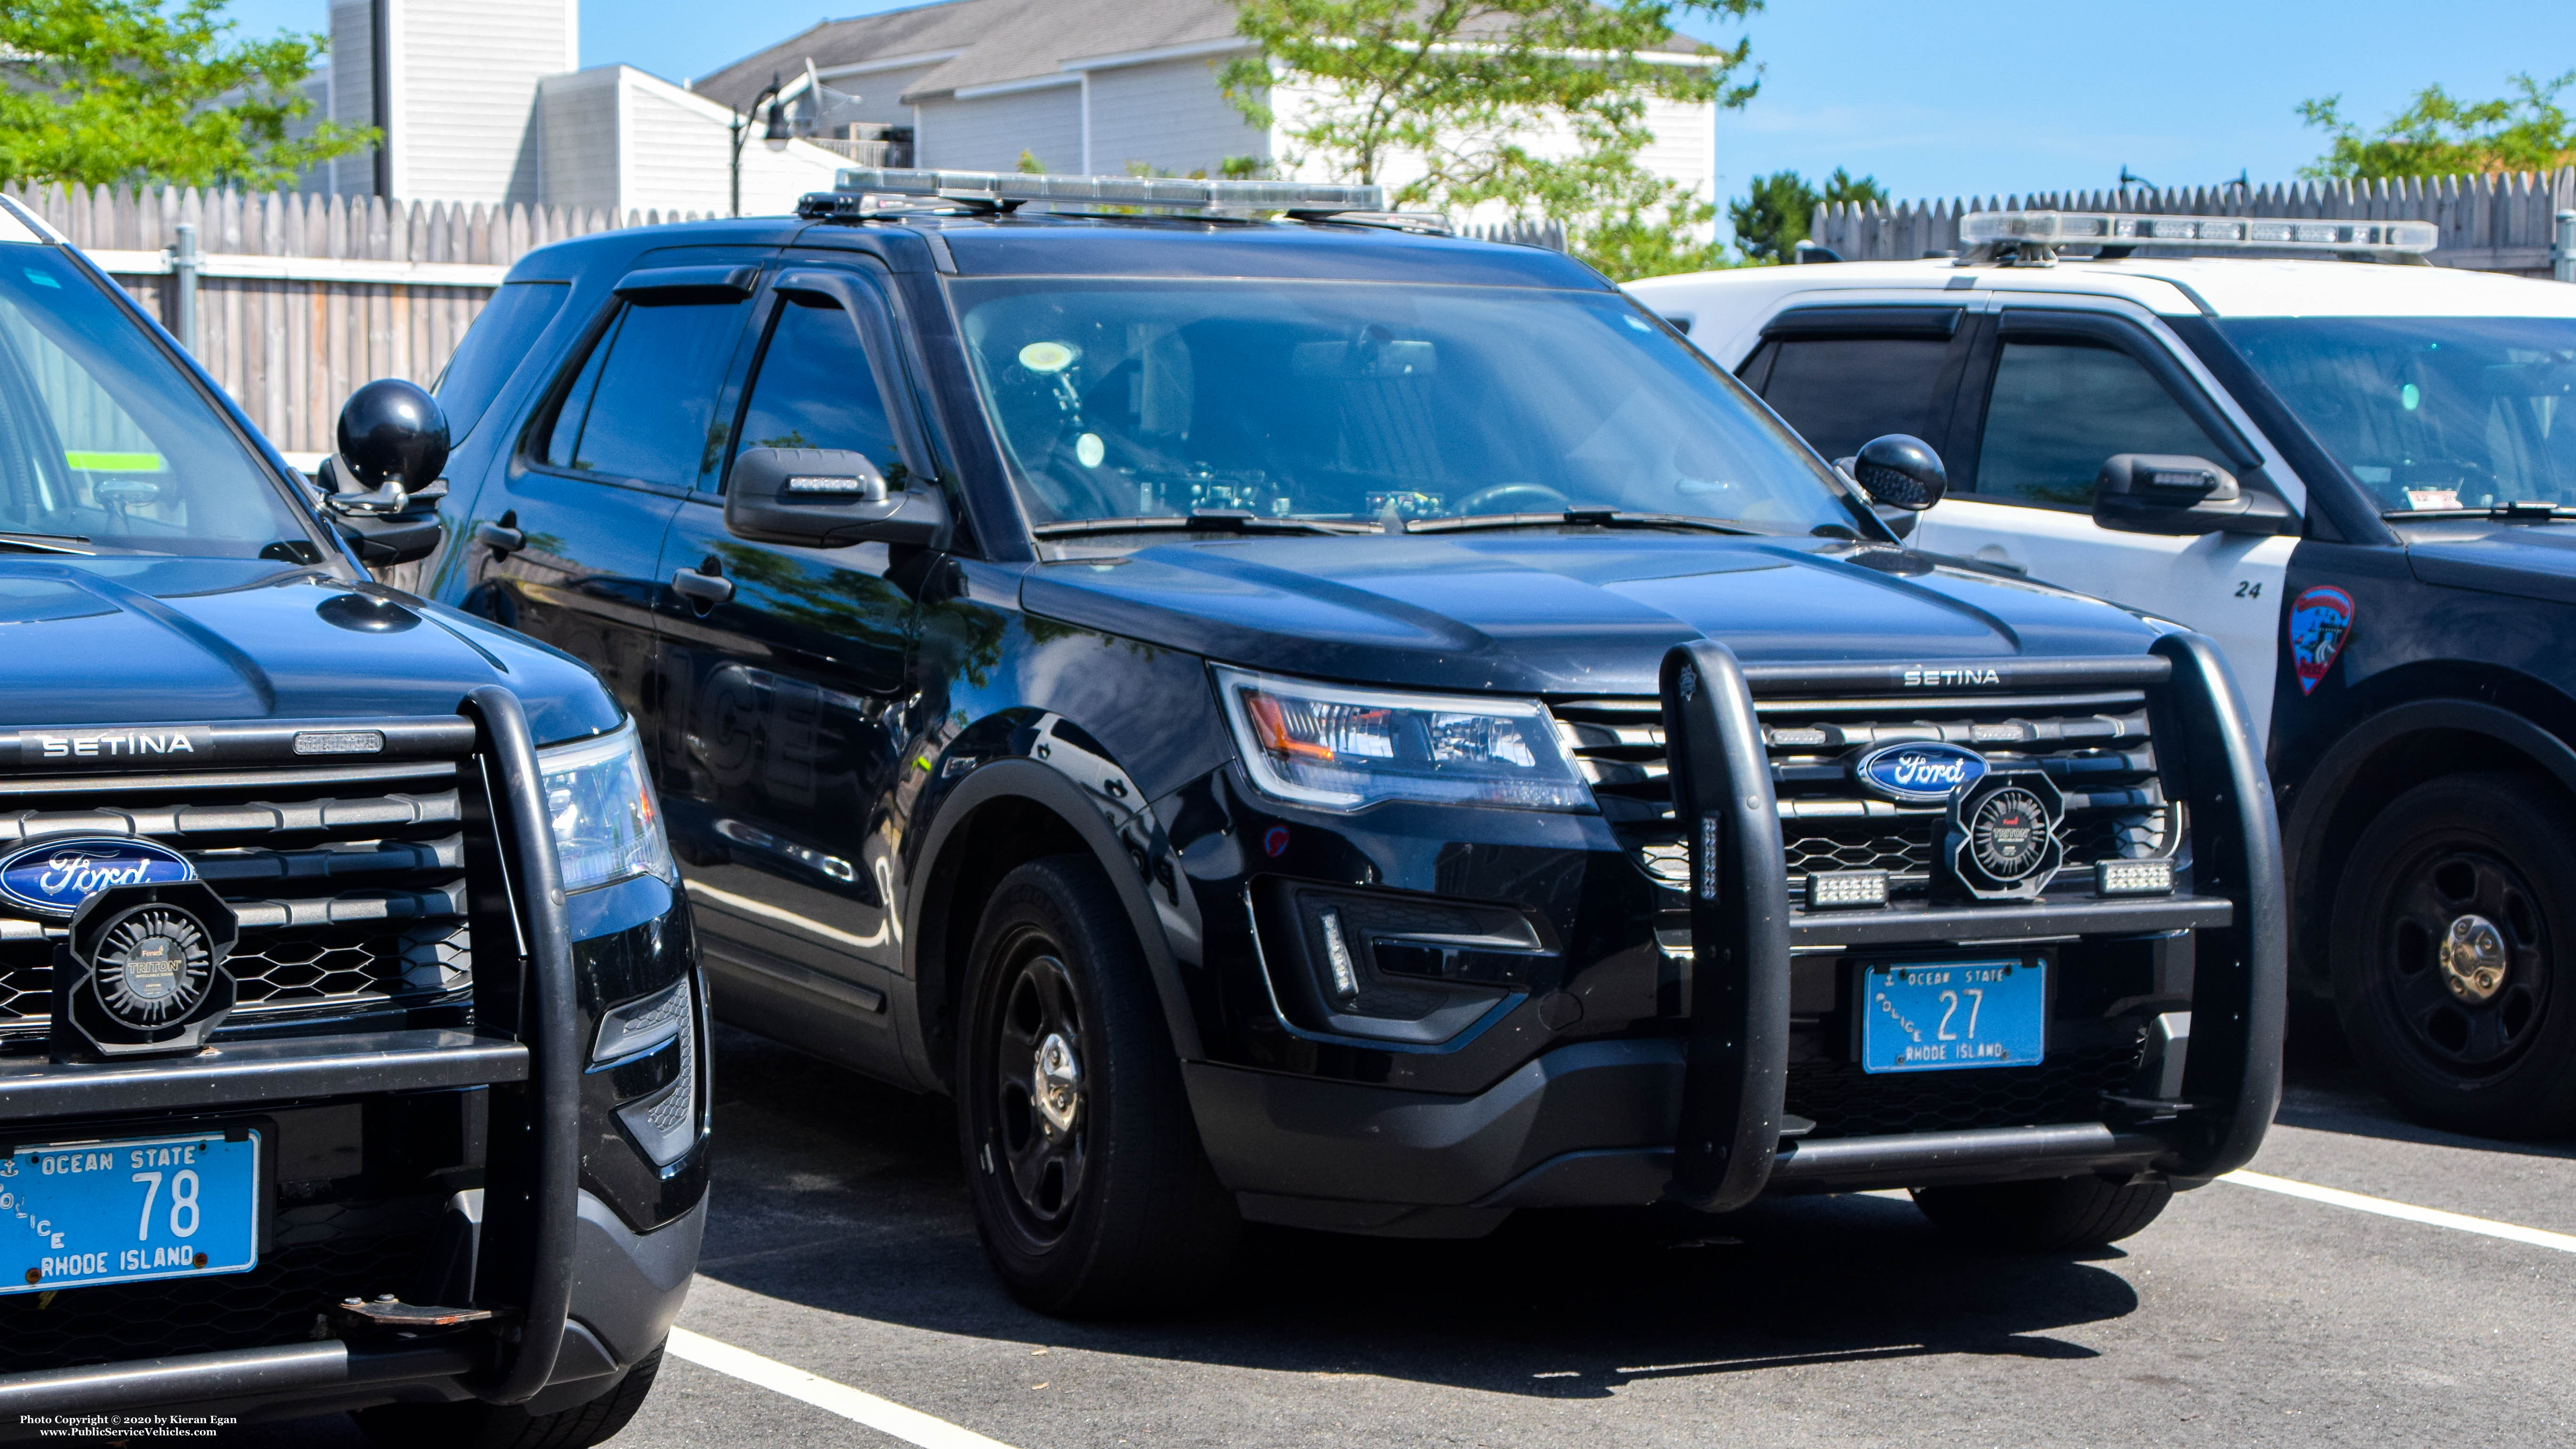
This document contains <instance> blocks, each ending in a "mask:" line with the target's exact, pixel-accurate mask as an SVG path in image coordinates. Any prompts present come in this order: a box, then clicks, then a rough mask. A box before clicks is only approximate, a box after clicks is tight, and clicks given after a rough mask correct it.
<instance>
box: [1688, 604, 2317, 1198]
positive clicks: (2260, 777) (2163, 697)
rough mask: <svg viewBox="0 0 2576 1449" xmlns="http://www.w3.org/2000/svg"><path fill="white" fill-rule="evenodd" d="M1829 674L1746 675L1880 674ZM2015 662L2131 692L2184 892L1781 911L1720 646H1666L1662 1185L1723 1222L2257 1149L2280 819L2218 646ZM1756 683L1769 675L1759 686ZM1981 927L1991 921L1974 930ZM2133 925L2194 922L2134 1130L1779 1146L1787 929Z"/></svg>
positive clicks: (1754, 779)
mask: <svg viewBox="0 0 2576 1449" xmlns="http://www.w3.org/2000/svg"><path fill="white" fill-rule="evenodd" d="M1836 668H1837V670H1838V671H1839V672H1838V673H1837V672H1836V671H1833V670H1829V671H1827V672H1828V673H1835V677H1834V678H1833V679H1830V680H1828V679H1820V678H1809V677H1807V676H1809V675H1812V674H1814V673H1816V671H1812V670H1801V671H1797V672H1796V674H1797V677H1796V678H1794V679H1793V678H1790V677H1788V674H1787V673H1786V672H1784V671H1778V670H1773V669H1768V668H1766V669H1764V670H1763V671H1762V674H1763V675H1764V676H1765V677H1764V678H1763V680H1762V683H1763V684H1765V685H1776V686H1783V687H1807V688H1814V687H1819V686H1821V687H1824V688H1828V689H1831V688H1836V687H1840V688H1846V689H1847V688H1850V687H1853V686H1855V685H1858V686H1862V687H1874V688H1885V687H1886V686H1887V684H1888V679H1887V671H1886V669H1885V667H1883V666H1838V667H1836ZM2014 673H2015V674H2016V676H2017V677H2016V679H2015V683H2016V684H2021V685H2024V686H2027V685H2028V684H2030V683H2033V682H2046V683H2049V684H2066V685H2077V684H2101V683H2118V684H2122V685H2126V686H2130V687H2137V686H2144V687H2145V688H2146V689H2147V691H2148V701H2149V702H2148V708H2149V711H2150V714H2151V718H2152V720H2153V732H2154V736H2155V738H2156V740H2157V741H2158V743H2159V752H2158V754H2159V762H2160V765H2161V768H2162V769H2163V772H2164V774H2165V778H2166V780H2167V783H2168V788H2169V790H2171V791H2172V793H2173V794H2174V795H2175V796H2176V798H2180V799H2185V800H2189V801H2191V802H2192V803H2193V804H2194V805H2195V806H2196V807H2197V808H2195V809H2194V810H2192V811H2191V812H2190V816H2189V825H2190V829H2191V847H2192V862H2193V864H2192V869H2193V877H2194V878H2193V895H2192V897H2190V898H2188V899H2173V900H2164V901H2157V902H2153V903H2138V904H2135V905H2132V904H2129V903H2117V904H2115V903H2110V902H2101V903H2088V904H2087V905H2085V906H2083V907H2080V908H2076V909H2071V910H2059V909H2054V908H2047V907H2042V908H2006V909H2002V910H1995V911H1989V910H1986V909H1983V908H1962V909H1960V910H1933V911H1912V912H1905V911H1885V912H1879V913H1875V916H1874V919H1873V922H1872V923H1871V924H1870V925H1867V926H1861V925H1857V924H1845V923H1844V922H1835V923H1833V924H1831V925H1828V924H1826V923H1824V922H1820V921H1816V920H1813V919H1808V918H1801V917H1800V916H1798V914H1797V913H1795V912H1793V911H1792V910H1791V909H1790V905H1789V899H1788V885H1787V879H1788V870H1787V866H1786V862H1785V859H1784V857H1783V853H1782V849H1781V843H1780V827H1779V816H1778V811H1777V807H1776V804H1775V802H1774V800H1773V796H1772V788H1771V767H1770V761H1769V758H1768V756H1767V754H1766V753H1765V751H1764V748H1763V740H1762V731H1761V725H1760V721H1759V718H1758V716H1757V715H1756V713H1755V710H1754V703H1753V699H1754V680H1753V678H1752V677H1750V675H1749V674H1748V671H1747V670H1746V668H1745V667H1744V666H1743V665H1742V664H1741V663H1740V662H1739V661H1738V660H1737V659H1736V657H1735V654H1734V652H1733V651H1732V650H1730V649H1728V648H1727V647H1726V646H1725V645H1724V644H1721V643H1718V642H1716V641H1713V640H1699V641H1695V642H1693V643H1689V644H1683V645H1678V646H1675V647H1674V648H1673V649H1672V650H1671V651H1670V652H1669V653H1668V654H1667V655H1666V656H1665V659H1664V664H1663V671H1662V678H1661V684H1662V703H1663V721H1664V731H1665V739H1666V758H1667V759H1668V760H1669V761H1670V763H1671V770H1672V783H1673V800H1674V804H1675V807H1676V814H1677V816H1678V818H1679V819H1680V820H1681V822H1682V823H1683V828H1684V830H1685V833H1686V836H1687V840H1688V844H1689V848H1690V884H1689V893H1690V935H1691V947H1692V949H1691V967H1690V970H1691V982H1692V984H1691V1021H1690V1032H1689V1038H1688V1050H1687V1057H1686V1065H1685V1068H1684V1073H1683V1087H1682V1103H1681V1122H1680V1132H1679V1135H1678V1137H1677V1138H1676V1141H1675V1144H1674V1150H1673V1155H1672V1180H1671V1182H1670V1184H1669V1186H1668V1187H1667V1189H1666V1192H1667V1195H1668V1196H1670V1197H1672V1198H1674V1199H1675V1200H1677V1201H1680V1202H1683V1203H1686V1204H1688V1205H1690V1206H1693V1207H1697V1208H1701V1209H1704V1210H1707V1211H1712V1212H1723V1211H1728V1210H1731V1209H1734V1208H1739V1207H1742V1206H1744V1205H1745V1204H1747V1203H1750V1202H1751V1201H1753V1199H1755V1198H1756V1197H1758V1196H1760V1195H1761V1194H1762V1193H1763V1192H1764V1191H1765V1190H1766V1189H1769V1188H1771V1187H1773V1186H1774V1185H1775V1184H1777V1185H1778V1186H1780V1187H1784V1188H1786V1187H1791V1186H1793V1185H1796V1186H1803V1187H1808V1188H1814V1187H1823V1186H1835V1185H1842V1184H1847V1183H1848V1184H1854V1185H1859V1184H1867V1185H1872V1186H1878V1185H1885V1184H1886V1183H1887V1182H1889V1181H1890V1180H1900V1181H1904V1182H1908V1183H1912V1184H1918V1185H1919V1184H1929V1183H1933V1182H1938V1181H1943V1180H1945V1179H1947V1180H1963V1179H1969V1180H1972V1179H1975V1178H1980V1177H1983V1178H1997V1177H2005V1176H2046V1175H2050V1174H2051V1173H2052V1172H2058V1171H2062V1172H2063V1173H2065V1174H2067V1175H2072V1174H2074V1173H2078V1172H2085V1171H2095V1170H2131V1171H2135V1170H2145V1169H2153V1170H2155V1171H2159V1172H2162V1173H2165V1174H2167V1175H2168V1176H2170V1177H2173V1178H2175V1179H2177V1180H2179V1181H2182V1182H2185V1183H2191V1182H2198V1181H2206V1180H2207V1179H2209V1178H2212V1177H2215V1176H2217V1175H2219V1174H2221V1173H2224V1172H2228V1171H2231V1170H2233V1169H2235V1168H2237V1167H2240V1166H2242V1165H2244V1163H2246V1162H2247V1161H2248V1160H2250V1159H2251V1158H2252V1157H2253V1155H2254V1151H2255V1149H2256V1148H2257V1147H2259V1146H2260V1145H2261V1143H2262V1139H2263V1131H2264V1129H2265V1128H2266V1127H2267V1126H2269V1125H2270V1123H2271V1120H2272V1114H2273V1111H2274V1109H2275V1108H2276V1107H2277V1106H2278V1105H2279V1101H2280V1078H2281V1031H2282V1024H2283V1019H2284V1013H2285V1011H2286V1005H2285V982H2286V953H2287V942H2286V935H2285V918H2284V914H2283V901H2284V895H2283V889H2284V888H2283V883H2282V880H2283V878H2282V865H2281V854H2280V831H2279V827H2278V824H2277V822H2276V820H2275V819H2274V815H2273V807H2272V794H2271V788H2270V784H2269V782H2268V780H2267V779H2266V778H2265V775H2264V772H2263V766H2262V760H2261V755H2260V752H2259V751H2258V750H2257V749H2256V747H2255V745H2254V734H2253V730H2252V728H2251V726H2250V724H2249V723H2248V720H2247V716H2246V713H2245V707H2244V704H2243V701H2242V700H2241V698H2240V697H2239V696H2238V695H2237V693H2236V688H2235V684H2234V682H2233V680H2231V679H2230V678H2229V676H2228V674H2227V671H2226V668H2225V666H2224V665H2223V664H2222V663H2221V662H2220V658H2219V655H2218V652H2217V649H2216V647H2215V646H2214V645H2213V644H2211V642H2210V641H2209V640H2208V639H2206V638H2204V637H2202V636H2200V635H2197V634H2190V633H2176V634H2171V635H2167V636H2165V637H2164V638H2161V639H2159V640H2157V641H2156V643H2155V645H2154V648H2153V652H2152V654H2150V655H2149V656H2147V657H2144V658H2138V659H2121V660H2109V661H2102V662H2100V663H2098V664H2096V663H2093V662H2090V661H2038V662H2036V664H2035V667H2033V668H2028V669H2022V668H2016V669H2015V671H2014ZM1774 674H1779V675H1781V677H1780V678H1778V679H1776V680H1775V679H1773V678H1771V677H1769V676H1772V675H1774ZM1844 675H1848V676H1850V677H1849V678H1848V679H1845V678H1843V677H1842V676H1844ZM2006 916H2010V917H2011V918H2012V919H2011V920H2010V921H2008V922H2007V921H2005V920H2004V917H2006ZM1967 917H1974V918H1976V919H1974V920H1973V921H1972V920H1970V919H1965V918H1967ZM1989 917H1991V918H1992V920H1993V923H1994V924H1995V926H1996V927H1997V928H1996V929H1991V930H1990V929H1987V928H1986V927H1987V918H1989ZM2163 917H2172V918H2173V919H2172V920H2171V921H2169V922H2168V921H2163V920H2162V918H2163ZM1953 918H1960V919H1953ZM2149 918H2156V919H2158V920H2159V923H2160V924H2161V925H2167V926H2179V927H2186V928H2190V929H2194V930H2196V931H2199V932H2200V933H2201V936H2202V939H2203V941H2204V943H2205V944H2204V948H2203V950H2202V951H2201V952H2200V954H2199V957H2198V965H2197V968H2196V970H2195V972H2194V976H2193V984H2192V994H2191V1020H2192V1023H2193V1026H2192V1042H2191V1050H2190V1052H2189V1053H2188V1055H2187V1057H2186V1061H2185V1068H2184V1076H2183V1082H2182V1091H2181V1095H2180V1096H2179V1097H2178V1098H2176V1099H2174V1100H2173V1101H2172V1102H2171V1104H2170V1108H2171V1110H2170V1115H2165V1114H2161V1113H2160V1114H2158V1115H2157V1117H2156V1119H2155V1120H2153V1121H2151V1122H2147V1123H2142V1124H2139V1125H2137V1126H2135V1127H2126V1126H2113V1125H2110V1124H2106V1123H2099V1122H2096V1123H2075V1124H2064V1125H2053V1126H2036V1127H2008V1128H1993V1129H1983V1130H1976V1131H1964V1132H1930V1133H1914V1134H1904V1135H1891V1136H1877V1137H1855V1138H1839V1139H1830V1140H1819V1141H1792V1142H1784V1141H1783V1140H1782V1137H1781V1126H1782V1120H1783V1117H1784V1114H1785V1110H1786V1107H1785V1099H1786V1093H1787V1087H1788V1075H1789V1073H1788V1053H1789V977H1790V973H1789V964H1790V956H1791V945H1792V942H1793V940H1796V941H1799V942H1804V943H1809V944H1821V943H1825V942H1833V943H1838V944H1863V943H1864V942H1867V943H1871V944H1899V943H1902V942H1905V941H1927V942H1928V941H1936V940H1946V939H1950V938H1951V937H1952V936H1954V935H1957V934H1959V933H1960V932H1961V931H1963V930H1973V931H1974V933H1975V935H1976V936H1978V937H1979V938H1989V939H1990V938H1997V937H2012V936H2027V935H2035V934H2043V933H2046V934H2066V933H2070V932H2071V933H2074V934H2083V933H2085V932H2088V931H2103V930H2111V929H2120V928H2122V927H2124V926H2125V928H2126V929H2130V930H2136V929H2140V928H2141V927H2140V926H2138V925H2136V924H2132V922H2135V921H2144V920H2147V919H2149ZM1846 919H1847V920H1848V919H1849V918H1846ZM2052 927H2053V929H2051V928H2052Z"/></svg>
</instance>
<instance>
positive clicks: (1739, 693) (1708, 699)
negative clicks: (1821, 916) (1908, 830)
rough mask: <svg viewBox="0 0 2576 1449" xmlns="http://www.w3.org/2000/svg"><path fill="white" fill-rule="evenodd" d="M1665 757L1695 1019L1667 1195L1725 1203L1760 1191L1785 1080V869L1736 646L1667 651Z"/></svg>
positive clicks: (1702, 644) (1776, 1137)
mask: <svg viewBox="0 0 2576 1449" xmlns="http://www.w3.org/2000/svg"><path fill="white" fill-rule="evenodd" d="M1662 686H1663V687H1662V693H1663V706H1664V740H1665V747H1664V753H1665V758H1666V759H1667V760H1668V761H1669V762H1670V764H1671V769H1672V780H1673V809H1674V815H1675V817H1676V818H1677V819H1679V820H1680V822H1681V825H1682V829H1683V831H1684V833H1685V835H1686V836H1687V837H1688V840H1689V843H1690V920H1691V947H1692V955H1691V963H1692V964H1691V978H1690V979H1691V1028H1690V1054H1689V1057H1688V1059H1687V1063H1686V1065H1685V1066H1684V1068H1683V1072H1682V1115H1681V1135H1680V1137H1679V1139H1678V1140H1677V1141H1676V1142H1675V1144H1674V1152H1673V1185H1672V1195H1673V1196H1674V1197H1675V1198H1677V1199H1679V1200H1680V1201H1682V1202H1685V1203H1688V1204H1690V1205H1691V1206H1693V1207H1696V1208H1700V1209H1702V1210H1704V1211H1708V1212H1727V1211H1730V1210H1732V1209H1735V1208H1739V1207H1742V1206H1744V1205H1745V1204H1746V1203H1749V1202H1751V1201H1753V1199H1754V1198H1755V1197H1757V1196H1759V1195H1760V1193H1761V1191H1762V1188H1763V1185H1764V1184H1765V1183H1767V1182H1768V1181H1769V1180H1770V1177H1771V1157H1772V1154H1773V1153H1774V1152H1776V1151H1777V1150H1778V1149H1779V1146H1780V1114H1781V1112H1782V1111H1783V1106H1782V1103H1783V1100H1784V1099H1785V1097H1786V1096H1787V1093H1788V1090H1789V878H1788V862H1787V861H1786V859H1785V858H1784V857H1783V856H1782V854H1781V851H1780V812H1779V807H1778V806H1777V805H1776V804H1775V803H1774V802H1773V800H1772V795H1771V761H1770V757H1769V756H1768V755H1767V754H1765V753H1764V752H1763V748H1762V726H1761V723H1760V722H1759V721H1758V720H1756V719H1755V718H1754V715H1753V691H1752V689H1751V688H1750V687H1749V686H1748V685H1747V684H1746V683H1745V679H1744V668H1743V666H1742V665H1741V664H1739V663H1737V662H1736V658H1735V651H1734V650H1732V649H1729V648H1727V647H1726V646H1725V645H1723V644H1720V643H1718V642H1716V641H1715V640H1712V639H1702V640H1698V641H1696V642H1694V643H1689V644H1681V645H1676V646H1675V647H1674V648H1673V649H1672V650H1671V651H1670V652H1669V653H1667V654H1665V655H1664V668H1663V677H1662Z"/></svg>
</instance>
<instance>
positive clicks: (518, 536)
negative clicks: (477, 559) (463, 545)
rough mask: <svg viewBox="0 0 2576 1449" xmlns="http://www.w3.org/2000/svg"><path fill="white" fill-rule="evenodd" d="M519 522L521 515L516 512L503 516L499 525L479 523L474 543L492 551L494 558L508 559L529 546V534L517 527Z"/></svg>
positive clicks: (475, 530) (475, 531) (475, 529)
mask: <svg viewBox="0 0 2576 1449" xmlns="http://www.w3.org/2000/svg"><path fill="white" fill-rule="evenodd" d="M518 521H519V515H518V514H517V513H516V512H515V511H514V512H510V513H505V514H503V515H502V516H501V521H500V522H498V523H491V522H484V523H478V524H476V525H474V541H475V542H476V543H479V544H481V545H483V546H484V547H485V548H488V549H490V550H492V556H493V557H494V558H507V557H509V556H510V555H511V554H514V553H517V552H518V551H519V550H521V549H523V548H526V547H527V546H528V536H527V534H525V533H523V532H521V531H520V530H519V529H518V528H517V527H516V526H515V525H516V524H517V523H518Z"/></svg>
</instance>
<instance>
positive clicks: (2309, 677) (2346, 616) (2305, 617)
mask: <svg viewBox="0 0 2576 1449" xmlns="http://www.w3.org/2000/svg"><path fill="white" fill-rule="evenodd" d="M2352 618H2353V604H2352V595H2350V594H2347V593H2345V592H2344V591H2343V590H2341V589H2338V588H2336V587H2334V586H2333V585H2331V584H2319V585H2317V586H2316V587H2315V588H2312V589H2308V590H2305V591H2303V592H2302V593H2301V594H2300V595H2299V596H2298V597H2297V598H2295V599H2292V600H2291V601H2290V662H2291V663H2292V664H2293V665H2294V666H2296V667H2297V669H2298V671H2299V693H2301V694H2314V693H2316V689H2317V686H2318V685H2319V684H2320V683H2322V682H2324V680H2325V677H2326V671H2327V670H2329V669H2332V668H2333V667H2334V662H2335V656H2337V655H2339V654H2341V653H2343V645H2344V641H2345V640H2346V639H2349V638H2351V637H2352Z"/></svg>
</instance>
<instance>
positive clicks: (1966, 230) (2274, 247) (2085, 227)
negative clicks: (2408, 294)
mask: <svg viewBox="0 0 2576 1449" xmlns="http://www.w3.org/2000/svg"><path fill="white" fill-rule="evenodd" d="M1959 243H1960V246H1961V247H1962V248H1966V249H1982V250H1985V251H1988V252H1991V251H1993V250H1995V249H1997V248H1998V247H1999V245H2000V244H2003V243H2014V244H2017V245H2020V246H2030V247H2048V248H2056V247H2062V246H2099V247H2119V248H2123V249H2125V248H2129V247H2140V246H2154V247H2188V248H2190V249H2192V250H2195V251H2202V250H2221V251H2230V250H2232V251H2258V250H2259V251H2283V250H2288V251H2315V252H2378V253H2383V254H2395V255H2399V256H2422V255H2423V254H2424V253H2426V252H2429V251H2431V250H2433V249H2434V248H2435V247H2438V246H2440V245H2441V244H2442V232H2441V228H2439V227H2437V226H2435V225H2434V224H2433V223H2431V222H2429V221H2310V220H2304V219H2301V218H2298V217H2269V216H2159V215H2152V214H2139V213H2131V212H2117V211H1972V212H1969V213H1968V214H1967V215H1965V216H1962V217H1960V218H1959Z"/></svg>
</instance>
